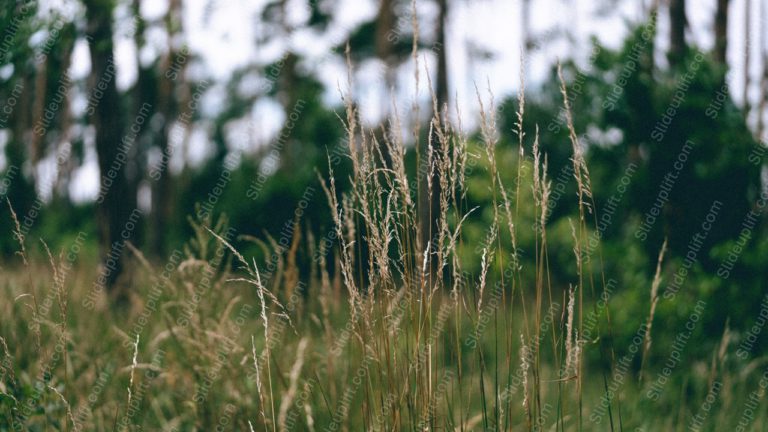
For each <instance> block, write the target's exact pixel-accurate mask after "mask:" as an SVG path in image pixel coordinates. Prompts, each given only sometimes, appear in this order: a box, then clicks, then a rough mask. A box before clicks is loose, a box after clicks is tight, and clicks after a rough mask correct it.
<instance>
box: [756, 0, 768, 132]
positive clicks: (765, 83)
mask: <svg viewBox="0 0 768 432" xmlns="http://www.w3.org/2000/svg"><path fill="white" fill-rule="evenodd" d="M765 12H766V7H765V2H760V10H759V11H758V13H759V14H760V22H764V21H763V20H764V19H765ZM759 37H760V39H759V40H760V59H761V60H762V63H763V64H762V66H763V70H762V77H761V78H760V105H759V106H758V109H757V139H758V140H759V141H760V142H761V144H762V141H763V139H764V137H763V133H764V131H765V108H766V105H767V104H768V100H767V98H768V50H766V46H765V38H766V36H765V30H763V29H760V36H759Z"/></svg>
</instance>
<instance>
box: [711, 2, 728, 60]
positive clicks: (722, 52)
mask: <svg viewBox="0 0 768 432" xmlns="http://www.w3.org/2000/svg"><path fill="white" fill-rule="evenodd" d="M729 3H730V2H729V0H717V9H716V11H715V56H714V57H715V61H716V62H718V63H720V64H721V65H723V66H726V65H727V57H726V55H727V51H728V49H727V48H728V4H729Z"/></svg>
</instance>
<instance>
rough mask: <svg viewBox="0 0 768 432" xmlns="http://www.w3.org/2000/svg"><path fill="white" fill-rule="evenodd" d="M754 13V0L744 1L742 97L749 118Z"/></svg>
mask: <svg viewBox="0 0 768 432" xmlns="http://www.w3.org/2000/svg"><path fill="white" fill-rule="evenodd" d="M751 15H752V0H745V1H744V94H743V95H742V99H743V100H744V117H745V118H749V111H750V110H751V107H750V103H749V87H750V86H751V85H752V84H751V77H750V75H749V66H750V65H751V64H752V61H751V59H752V56H751V55H750V51H751V50H752V40H751V38H750V31H751V30H752V26H751V18H752V17H751Z"/></svg>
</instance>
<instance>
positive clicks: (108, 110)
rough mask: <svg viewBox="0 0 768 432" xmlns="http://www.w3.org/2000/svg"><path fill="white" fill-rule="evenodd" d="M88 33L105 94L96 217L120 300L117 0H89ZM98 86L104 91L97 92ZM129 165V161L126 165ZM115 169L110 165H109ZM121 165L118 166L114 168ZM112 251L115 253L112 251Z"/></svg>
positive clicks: (95, 82) (122, 212)
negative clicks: (114, 12)
mask: <svg viewBox="0 0 768 432" xmlns="http://www.w3.org/2000/svg"><path fill="white" fill-rule="evenodd" d="M84 4H85V8H86V10H85V12H86V20H87V29H86V32H87V36H88V41H89V47H90V58H91V71H90V76H89V81H90V86H89V87H90V89H91V94H92V95H97V94H100V95H101V98H100V99H99V100H98V102H97V103H96V104H95V107H94V109H93V115H92V124H93V126H94V128H95V130H96V153H97V159H98V164H99V171H100V173H101V182H100V194H101V199H100V200H99V202H98V203H97V210H96V218H97V224H98V234H99V243H100V253H101V258H102V266H103V267H104V269H105V270H107V271H106V274H107V277H106V288H107V289H108V291H109V294H110V297H112V298H113V300H114V301H115V302H116V303H118V304H119V303H122V302H123V301H125V300H127V292H125V291H124V290H118V289H116V286H117V284H116V282H117V280H118V277H119V276H120V274H121V272H122V270H123V261H124V260H123V256H124V254H123V253H122V252H123V249H124V243H125V239H123V238H121V231H123V225H124V224H125V222H126V219H127V214H128V212H129V211H131V210H132V209H129V208H128V207H129V205H128V201H129V200H126V192H127V184H126V183H127V182H126V178H125V172H124V170H123V169H118V170H115V169H114V167H112V164H113V162H114V161H115V160H116V158H117V156H118V154H119V152H120V147H121V145H122V142H121V140H122V138H123V131H124V125H123V119H122V117H121V115H120V113H121V111H122V110H121V107H120V98H119V94H118V92H117V85H116V83H115V78H116V68H115V63H114V54H113V43H112V36H113V32H112V2H110V1H109V0H85V1H84ZM94 90H98V91H99V92H100V93H94ZM123 168H124V167H123ZM110 170H111V171H110ZM115 171H116V172H115ZM110 255H111V256H110Z"/></svg>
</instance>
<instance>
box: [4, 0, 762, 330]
mask: <svg viewBox="0 0 768 432" xmlns="http://www.w3.org/2000/svg"><path fill="white" fill-rule="evenodd" d="M414 12H415V13H414ZM766 20H768V5H766V2H765V1H762V0H730V1H729V0H697V1H695V2H694V1H690V0H689V1H687V2H686V1H685V0H661V1H639V0H590V1H585V0H536V1H533V0H417V1H416V2H415V7H414V4H412V3H411V2H410V1H408V0H378V1H373V0H250V1H235V0H195V1H193V0H153V1H148V0H68V1H48V0H40V1H37V2H27V1H15V0H4V2H3V7H2V8H1V9H0V82H1V83H2V84H1V85H0V107H1V108H0V149H2V150H1V151H0V196H2V198H7V199H8V202H9V203H10V205H12V208H13V210H14V211H15V213H16V215H17V217H18V220H19V228H18V230H19V231H20V232H21V233H22V234H23V235H24V236H25V237H26V238H27V239H29V240H28V244H32V245H33V246H32V247H31V248H32V249H33V250H38V249H39V248H38V245H37V243H36V242H37V239H38V238H43V239H45V240H46V241H47V242H48V243H49V244H50V245H51V247H52V249H53V250H54V251H58V250H60V249H62V248H66V247H69V245H70V244H72V242H73V241H74V239H77V238H84V239H85V243H84V246H83V250H84V253H83V254H81V258H80V260H81V261H83V262H91V263H93V264H94V266H93V268H94V269H95V268H96V267H97V266H96V264H98V263H99V262H101V263H102V264H103V263H104V262H106V261H107V260H108V259H110V258H112V261H113V262H117V263H119V264H117V268H116V270H115V271H111V272H109V279H110V281H109V283H110V284H114V283H117V281H118V280H119V279H120V277H121V275H123V274H124V273H125V272H122V271H121V267H122V265H123V264H122V261H123V260H122V258H120V257H122V256H124V255H126V254H127V252H125V251H124V249H125V247H124V246H125V242H126V241H130V242H131V243H132V244H134V245H137V247H139V248H140V249H141V250H142V251H144V253H145V254H146V256H147V257H149V259H151V260H156V261H162V260H164V258H165V257H166V256H167V254H168V253H169V251H170V250H171V249H173V248H175V247H179V245H181V244H183V243H184V242H186V241H187V239H189V238H190V236H192V235H193V229H192V226H191V225H190V219H192V220H210V219H217V218H218V217H219V216H220V215H226V217H227V220H228V223H229V225H231V226H232V227H234V228H236V229H237V232H238V233H239V234H241V235H245V234H247V235H254V236H258V237H262V238H265V237H268V236H273V237H279V236H280V235H281V230H283V229H285V226H286V221H292V220H295V218H296V214H297V211H296V210H297V208H301V209H302V211H301V219H300V223H299V226H300V227H301V228H302V229H303V230H306V231H307V232H314V233H322V232H326V231H328V229H329V227H330V226H331V220H330V212H329V210H328V204H327V202H326V200H325V197H324V196H323V194H322V193H320V192H319V190H320V186H319V182H318V174H319V175H320V176H323V177H327V175H328V167H329V163H328V159H329V157H330V158H331V159H333V160H334V161H338V163H335V162H334V164H335V166H334V171H335V174H336V178H337V179H340V181H339V188H340V189H342V190H343V189H344V188H346V187H347V185H346V184H345V182H344V179H345V178H346V176H347V174H348V172H349V170H350V167H349V161H348V159H347V158H346V157H345V156H346V155H347V154H348V150H347V144H346V140H345V132H344V128H343V124H342V122H341V121H340V120H339V116H342V117H343V116H344V109H343V105H342V96H341V95H342V94H350V95H352V96H351V97H352V98H353V101H354V104H355V105H356V106H357V107H358V108H359V109H360V112H361V118H360V121H361V122H362V124H363V125H364V126H365V127H366V128H371V129H373V130H377V131H387V133H397V132H399V133H402V135H403V139H404V140H405V142H406V143H410V144H408V145H411V146H412V145H413V142H415V140H414V136H413V134H412V133H411V132H410V131H411V130H413V128H412V127H410V125H415V124H422V125H424V126H423V127H421V129H420V130H421V131H422V133H423V134H424V136H425V137H426V136H427V134H428V128H427V126H426V125H427V123H428V120H429V118H430V117H431V116H432V106H433V105H432V97H431V95H430V91H429V87H430V86H431V87H432V89H433V90H434V95H435V97H436V100H437V103H438V106H444V104H445V105H447V110H446V113H447V116H448V118H450V119H451V120H452V122H453V123H454V124H458V123H459V119H461V125H462V127H463V128H464V130H465V131H466V132H467V133H468V134H469V135H470V137H472V138H471V139H472V140H474V141H475V142H477V141H478V140H479V139H478V136H479V132H478V131H477V128H478V125H479V115H478V113H479V104H478V103H477V92H476V88H477V89H479V90H477V91H479V93H480V94H481V95H482V97H483V99H484V100H486V101H487V99H488V89H490V90H491V91H492V93H493V95H494V98H495V101H496V110H497V114H498V116H499V123H498V125H497V126H498V133H499V138H500V142H499V148H498V152H499V154H500V169H501V170H502V173H503V174H504V177H505V180H508V181H509V182H510V183H509V184H510V185H512V183H513V181H514V174H513V171H514V168H513V167H514V166H516V165H515V164H514V160H515V158H516V157H517V152H518V150H517V136H516V135H515V134H514V133H513V129H514V125H515V122H516V116H515V112H516V110H517V108H518V106H517V104H518V102H517V101H518V94H519V91H520V89H521V82H522V80H521V75H523V76H524V77H525V92H526V105H525V119H524V124H523V129H524V130H525V131H526V133H527V137H528V138H529V139H530V138H532V137H533V136H534V133H535V128H536V127H537V126H538V130H539V134H540V140H541V146H542V150H543V151H544V152H546V153H547V155H548V163H549V165H548V167H549V177H550V179H551V180H552V182H553V199H552V201H553V203H554V205H552V212H551V215H550V216H549V217H548V223H549V225H550V228H549V229H550V232H554V233H555V234H553V235H552V236H551V238H552V244H551V245H550V251H551V252H550V253H551V254H552V257H551V258H552V263H551V271H552V275H553V278H554V281H555V283H557V282H558V279H557V278H558V273H561V274H566V273H568V272H569V271H570V270H566V269H570V266H573V263H572V259H571V258H570V256H571V253H572V251H571V248H572V245H571V237H570V225H569V223H568V220H569V218H575V217H578V206H577V196H576V185H575V182H574V179H573V174H572V171H569V170H570V169H571V168H569V167H571V162H570V156H571V146H570V141H569V138H568V130H567V127H566V122H565V112H564V110H563V97H562V95H561V93H560V84H559V82H558V79H557V73H556V63H557V61H558V60H559V61H560V62H561V63H562V67H563V73H564V77H565V80H566V82H567V84H568V87H569V102H570V105H571V107H572V111H573V115H574V124H575V126H576V130H577V133H579V134H580V140H581V142H582V144H583V146H584V148H585V151H586V154H587V163H588V165H589V167H590V171H591V175H592V181H593V185H592V186H593V189H594V194H595V200H596V203H597V205H596V207H597V208H596V209H595V212H596V216H597V219H598V220H600V221H604V222H605V223H602V224H600V223H598V224H597V225H596V226H595V227H594V229H595V231H594V234H593V235H594V237H595V238H596V239H597V240H599V242H600V243H601V247H600V249H599V253H600V254H602V257H603V258H604V261H605V264H604V265H605V267H606V271H607V272H608V274H610V275H613V276H615V277H616V278H617V280H618V281H619V283H620V284H619V286H620V287H621V288H620V289H619V292H618V293H617V294H616V300H615V301H616V302H618V304H619V305H620V306H626V307H622V308H619V310H618V312H617V314H618V317H617V319H616V320H617V321H621V316H622V315H623V314H633V313H634V314H635V315H637V314H641V315H642V314H644V313H645V312H638V311H647V306H646V304H645V301H646V299H647V297H648V291H647V290H648V289H649V287H650V281H651V279H652V275H653V269H654V267H655V263H656V257H657V254H658V252H659V249H660V248H661V244H662V243H663V241H664V239H665V238H667V239H668V241H669V248H670V251H669V253H668V259H669V260H670V261H669V265H668V266H667V267H665V268H666V270H665V272H666V273H665V275H666V277H668V279H669V280H674V279H673V276H674V275H675V274H677V273H679V272H680V269H685V273H686V275H685V282H684V285H685V287H686V288H685V290H684V293H685V295H690V296H691V297H692V298H695V297H701V296H704V297H706V298H708V299H713V300H715V301H716V302H715V303H714V304H728V308H710V310H708V312H707V314H708V316H707V318H706V320H705V322H706V324H705V326H703V327H702V328H701V330H700V331H701V332H702V334H704V335H706V334H707V332H712V333H713V334H716V335H717V336H713V337H714V338H717V337H719V334H720V333H721V331H722V328H723V325H724V322H725V321H726V320H727V319H728V318H731V325H732V326H733V327H734V328H736V329H738V328H739V327H742V328H746V326H747V325H749V323H751V321H752V317H754V316H755V315H756V314H757V311H758V309H757V308H758V307H759V300H760V299H761V298H762V296H763V294H764V292H765V281H766V280H768V278H767V276H768V241H767V240H766V238H765V235H764V233H765V226H766V223H765V221H766V217H765V211H764V210H765V204H766V203H765V200H763V199H762V198H761V196H762V197H765V193H766V180H765V179H766V171H765V163H764V154H765V152H766V147H765V142H764V140H763V139H764V137H765V136H766V131H765V121H766V112H765V111H766V93H768V40H767V39H766V38H767V37H768V35H767V34H766V26H765V22H766ZM416 26H417V27H418V35H419V37H418V39H417V40H415V38H414V28H415V27H416ZM347 45H348V46H349V66H348V65H347V61H346V58H345V49H346V46H347ZM414 47H415V50H416V56H417V57H418V59H419V68H418V71H419V76H420V81H419V83H420V84H419V86H418V88H417V86H416V84H415V78H414V76H415V75H414V74H415V71H416V70H417V68H416V65H415V63H414V57H413V55H412V54H413V52H414ZM414 107H418V109H416V108H414ZM394 113H397V114H398V115H399V118H400V120H401V122H402V123H403V124H404V125H408V127H404V128H403V129H402V130H398V129H395V128H392V127H391V126H388V123H387V122H388V119H389V118H391V116H392V115H393V114H394ZM380 125H383V126H382V127H379V126H380ZM379 133H383V132H379ZM529 139H527V140H526V146H530V142H528V141H530V140H529ZM421 141H422V142H424V141H425V140H424V139H422V140H421ZM688 143H691V144H688ZM408 151H409V153H408V156H407V157H408V158H409V160H410V161H411V162H410V164H411V165H410V166H409V169H412V170H413V171H414V172H415V166H416V162H415V160H414V156H413V154H414V153H415V152H413V151H412V149H411V148H409V150H408ZM681 160H682V163H680V162H681ZM478 163H479V164H480V165H482V162H478ZM480 168H483V167H482V166H480ZM482 172H483V170H482V169H477V170H474V171H473V172H470V173H469V174H468V200H469V207H471V206H473V205H479V206H481V207H483V206H484V207H483V208H484V210H482V211H480V212H478V213H476V214H473V216H472V217H471V218H470V220H469V221H468V224H467V226H468V228H467V232H468V233H469V234H468V238H466V239H465V242H466V243H467V244H470V245H473V244H481V243H482V241H483V239H484V238H485V232H484V230H485V228H486V227H487V226H488V221H489V220H490V218H491V212H492V209H490V207H491V205H490V203H491V197H490V196H489V195H488V193H487V181H488V179H487V175H485V174H481V173H482ZM669 173H672V174H674V176H675V181H674V182H673V183H674V184H673V185H671V186H670V185H669V184H668V183H669V182H666V181H665V179H668V174H669ZM510 187H512V186H510ZM761 194H762V195H761ZM662 197H663V198H662ZM3 201H4V202H3V205H2V211H0V232H2V233H4V234H3V235H2V236H0V252H1V253H2V256H3V259H2V262H4V263H6V264H4V265H3V266H4V267H5V266H6V265H8V266H11V265H13V261H12V255H13V253H14V251H16V250H17V248H18V243H17V242H16V240H15V239H14V236H13V235H12V232H13V231H14V230H16V227H15V226H14V221H13V219H12V217H11V213H10V207H9V205H8V203H5V201H6V200H5V199H3ZM717 202H719V203H720V204H721V207H719V210H718V211H717V212H716V213H717V214H716V216H717V217H716V221H715V222H714V223H711V224H710V225H711V229H708V230H706V232H704V233H703V234H702V221H706V220H707V216H708V215H709V214H711V213H712V211H713V203H717ZM472 233H474V236H475V238H472V235H473V234H472ZM319 235H320V234H318V237H319ZM697 235H698V236H699V237H698V238H699V240H700V242H699V241H698V240H697V241H695V242H694V241H693V239H695V238H697V237H696V236H697ZM534 241H535V236H534V235H533V234H532V233H531V234H529V235H528V236H527V237H526V238H523V239H521V242H522V244H521V248H522V249H523V251H525V250H534V246H533V242H534ZM526 242H527V243H526ZM694 243H695V244H694ZM692 245H693V246H695V247H693V246H692ZM240 246H242V247H243V248H244V249H245V250H246V251H247V254H251V255H256V256H259V254H261V253H262V252H261V251H260V249H259V247H258V245H256V244H253V243H242V244H240ZM694 249H695V253H693V254H692V256H691V251H692V250H694ZM40 253H42V252H40ZM467 253H476V250H475V248H474V247H471V248H468V250H467ZM306 255H307V254H304V256H301V255H300V258H299V259H300V261H301V260H308V258H307V257H306ZM527 259H528V260H533V259H534V257H530V256H529V257H527ZM305 268H308V266H305ZM474 270H475V271H477V270H478V269H474ZM307 271H309V270H307ZM95 273H96V271H95V270H94V274H95ZM563 280H565V278H564V279H563ZM672 289H674V287H673V288H672ZM641 299H642V301H641ZM718 302H726V303H718ZM641 305H642V306H641ZM669 307H670V308H674V307H676V306H675V305H669ZM665 313H668V315H669V316H671V317H675V316H677V315H680V317H679V318H680V319H684V318H685V316H686V315H685V311H679V313H677V312H676V311H675V310H669V311H666V312H665ZM619 333H620V332H619Z"/></svg>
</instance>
